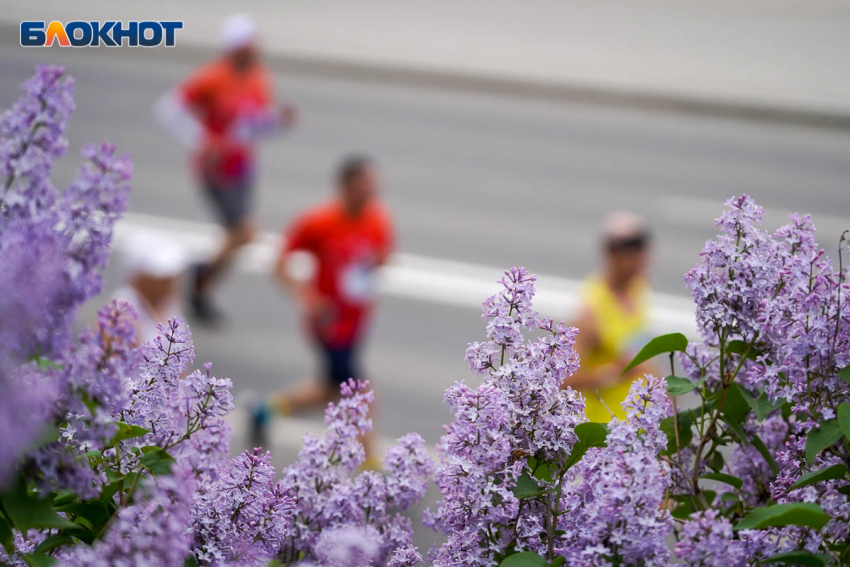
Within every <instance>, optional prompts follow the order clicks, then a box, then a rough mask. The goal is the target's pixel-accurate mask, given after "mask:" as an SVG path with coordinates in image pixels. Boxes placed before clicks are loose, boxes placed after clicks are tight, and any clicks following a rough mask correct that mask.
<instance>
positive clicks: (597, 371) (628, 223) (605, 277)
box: [565, 211, 652, 422]
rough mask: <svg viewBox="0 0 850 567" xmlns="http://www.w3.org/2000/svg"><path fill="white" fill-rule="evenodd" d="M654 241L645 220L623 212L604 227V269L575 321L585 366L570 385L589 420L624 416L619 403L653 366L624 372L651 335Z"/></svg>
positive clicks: (588, 286) (584, 295) (586, 290)
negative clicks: (650, 274)
mask: <svg viewBox="0 0 850 567" xmlns="http://www.w3.org/2000/svg"><path fill="white" fill-rule="evenodd" d="M649 240H650V238H649V231H648V230H647V228H646V224H645V223H644V221H643V219H641V218H640V217H638V216H637V215H634V214H632V213H628V212H624V211H617V212H613V213H610V214H609V215H608V216H607V217H606V218H605V221H604V223H603V226H602V254H603V266H602V272H601V273H600V274H598V275H594V276H591V277H588V278H587V279H586V280H585V282H584V284H583V286H582V292H581V305H580V307H579V314H578V320H577V322H576V323H575V326H576V327H578V329H579V333H578V337H577V339H576V350H577V351H578V353H579V356H580V357H581V368H580V369H579V370H578V372H576V374H574V375H573V376H572V377H570V378H569V379H567V381H566V382H565V386H570V387H572V388H574V389H576V390H578V391H580V392H581V393H582V395H583V396H584V398H585V403H586V406H585V415H586V416H587V418H588V419H589V420H590V421H596V422H607V421H609V420H610V419H611V417H612V416H616V417H618V418H620V419H623V418H624V417H625V414H624V413H623V410H622V408H621V407H620V404H621V402H622V401H623V400H624V399H625V397H626V395H627V394H628V392H629V387H630V386H631V384H632V381H634V379H635V378H637V377H639V376H643V374H645V373H647V372H651V371H652V368H651V367H650V366H649V365H648V364H646V363H645V364H642V365H639V366H638V367H636V368H634V369H632V370H631V371H630V372H629V373H628V374H627V375H626V376H623V377H620V374H621V373H622V371H623V369H624V368H625V367H626V366H627V365H628V364H629V362H631V360H632V359H633V358H634V356H635V355H636V354H637V353H638V351H639V350H640V349H641V348H642V347H643V345H644V344H646V343H647V342H648V340H649V337H648V336H647V332H646V331H647V324H648V315H649V313H648V312H649V295H650V293H649V285H648V283H647V281H646V268H647V264H648V259H649Z"/></svg>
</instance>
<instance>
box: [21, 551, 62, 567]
mask: <svg viewBox="0 0 850 567" xmlns="http://www.w3.org/2000/svg"><path fill="white" fill-rule="evenodd" d="M24 561H26V562H27V565H30V566H31V567H50V566H51V565H56V560H55V559H54V558H52V557H50V556H49V555H41V554H39V553H26V554H24Z"/></svg>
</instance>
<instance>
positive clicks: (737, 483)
mask: <svg viewBox="0 0 850 567" xmlns="http://www.w3.org/2000/svg"><path fill="white" fill-rule="evenodd" d="M700 478H706V479H708V480H716V481H718V482H722V483H725V484H728V485H729V486H734V487H735V488H739V489H740V488H741V487H742V486H744V481H743V480H741V479H740V478H738V477H737V476H732V475H731V474H725V473H708V474H704V475H702V476H701V477H700Z"/></svg>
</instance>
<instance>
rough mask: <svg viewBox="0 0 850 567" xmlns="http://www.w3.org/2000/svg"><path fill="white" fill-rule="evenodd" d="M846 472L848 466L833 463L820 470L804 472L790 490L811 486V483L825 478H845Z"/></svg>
mask: <svg viewBox="0 0 850 567" xmlns="http://www.w3.org/2000/svg"><path fill="white" fill-rule="evenodd" d="M845 474H847V467H845V466H844V465H841V464H838V465H832V466H831V467H827V468H825V469H821V470H819V471H814V472H810V473H808V474H804V475H803V476H801V477H800V480H798V481H797V482H795V483H794V484H792V485H791V488H790V489H789V490H794V489H795V488H803V487H804V486H809V485H810V484H815V483H816V482H823V481H824V480H834V479H837V478H844V475H845Z"/></svg>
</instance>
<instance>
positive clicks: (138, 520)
mask: <svg viewBox="0 0 850 567" xmlns="http://www.w3.org/2000/svg"><path fill="white" fill-rule="evenodd" d="M140 493H142V494H140V496H141V498H140V499H139V502H138V503H134V504H132V505H130V506H126V507H124V508H122V509H121V510H120V511H118V512H117V513H116V515H115V516H114V517H113V519H112V520H111V521H112V525H111V526H109V527H108V529H107V530H106V532H105V534H104V536H103V538H102V539H100V540H98V541H97V542H95V543H94V545H92V546H87V545H76V546H73V547H71V548H69V550H68V551H67V552H66V553H63V554H62V555H61V557H60V559H61V561H62V564H63V565H67V566H68V567H76V566H80V567H84V566H85V567H113V566H115V565H127V566H128V567H143V566H146V565H181V564H182V563H183V560H184V558H185V557H186V555H187V554H188V552H189V546H190V544H191V541H192V535H191V533H190V532H189V530H188V527H189V521H190V514H191V510H192V506H191V503H192V484H191V483H190V482H186V481H185V480H184V479H183V478H180V476H178V475H175V476H160V477H156V478H152V479H150V482H149V483H148V486H147V487H144V488H142V489H141V490H140Z"/></svg>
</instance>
